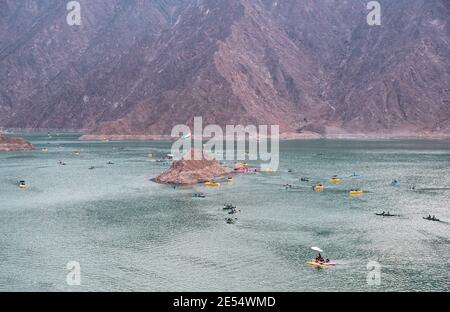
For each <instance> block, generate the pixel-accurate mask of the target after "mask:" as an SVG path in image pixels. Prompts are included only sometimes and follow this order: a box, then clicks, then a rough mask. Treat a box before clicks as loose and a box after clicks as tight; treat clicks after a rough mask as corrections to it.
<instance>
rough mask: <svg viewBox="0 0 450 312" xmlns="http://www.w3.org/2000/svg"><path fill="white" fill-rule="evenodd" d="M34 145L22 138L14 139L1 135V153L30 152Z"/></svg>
mask: <svg viewBox="0 0 450 312" xmlns="http://www.w3.org/2000/svg"><path fill="white" fill-rule="evenodd" d="M32 149H33V145H32V144H31V143H30V142H28V141H27V140H24V139H22V138H12V137H7V136H4V135H1V134H0V152H11V151H29V150H32Z"/></svg>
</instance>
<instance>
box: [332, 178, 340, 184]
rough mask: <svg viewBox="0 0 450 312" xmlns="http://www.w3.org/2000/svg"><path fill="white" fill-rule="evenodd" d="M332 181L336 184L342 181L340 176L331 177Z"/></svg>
mask: <svg viewBox="0 0 450 312" xmlns="http://www.w3.org/2000/svg"><path fill="white" fill-rule="evenodd" d="M330 182H331V183H334V184H340V183H341V179H339V178H331V179H330Z"/></svg>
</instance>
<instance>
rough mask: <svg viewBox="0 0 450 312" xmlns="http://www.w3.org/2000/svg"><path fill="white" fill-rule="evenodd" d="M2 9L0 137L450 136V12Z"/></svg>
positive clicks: (344, 6) (263, 0)
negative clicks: (220, 133)
mask: <svg viewBox="0 0 450 312" xmlns="http://www.w3.org/2000/svg"><path fill="white" fill-rule="evenodd" d="M79 2H80V4H81V17H82V24H81V26H69V25H67V23H66V15H67V11H66V3H67V2H66V1H60V0H19V1H15V0H14V1H13V0H4V1H2V2H1V3H0V65H1V66H0V81H1V84H0V127H2V126H3V127H7V128H32V129H36V128H54V129H55V128H56V129H85V130H87V131H88V132H89V133H91V134H106V135H122V134H127V135H129V134H134V135H142V134H167V133H170V130H171V129H172V127H173V125H175V124H191V123H192V121H193V117H194V116H203V121H204V124H207V123H217V124H220V125H226V124H238V123H241V124H247V123H250V124H279V125H280V128H281V130H282V131H284V132H294V133H295V132H297V133H305V134H306V133H311V132H312V133H319V134H322V135H328V136H333V135H344V136H348V135H361V134H364V135H378V136H380V135H399V136H410V135H413V136H431V135H433V136H441V135H448V134H450V87H449V86H450V25H449V20H450V18H449V17H450V3H449V2H448V1H447V0H396V1H391V0H383V1H379V2H380V3H381V8H382V15H381V16H382V25H381V26H369V25H368V24H367V22H366V16H367V14H368V10H367V9H366V5H367V2H368V1H365V0H347V1H342V0H283V1H276V0H151V1H150V0H96V1H89V0H84V1H83V0H80V1H79Z"/></svg>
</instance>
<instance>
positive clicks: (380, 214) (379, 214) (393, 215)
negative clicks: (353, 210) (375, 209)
mask: <svg viewBox="0 0 450 312" xmlns="http://www.w3.org/2000/svg"><path fill="white" fill-rule="evenodd" d="M375 215H377V216H381V217H398V215H395V214H391V213H390V212H389V211H388V213H385V212H384V211H383V212H382V213H376V214H375Z"/></svg>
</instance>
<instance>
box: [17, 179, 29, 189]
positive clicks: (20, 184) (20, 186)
mask: <svg viewBox="0 0 450 312" xmlns="http://www.w3.org/2000/svg"><path fill="white" fill-rule="evenodd" d="M19 188H20V189H26V188H27V185H26V184H25V182H24V181H20V182H19Z"/></svg>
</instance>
